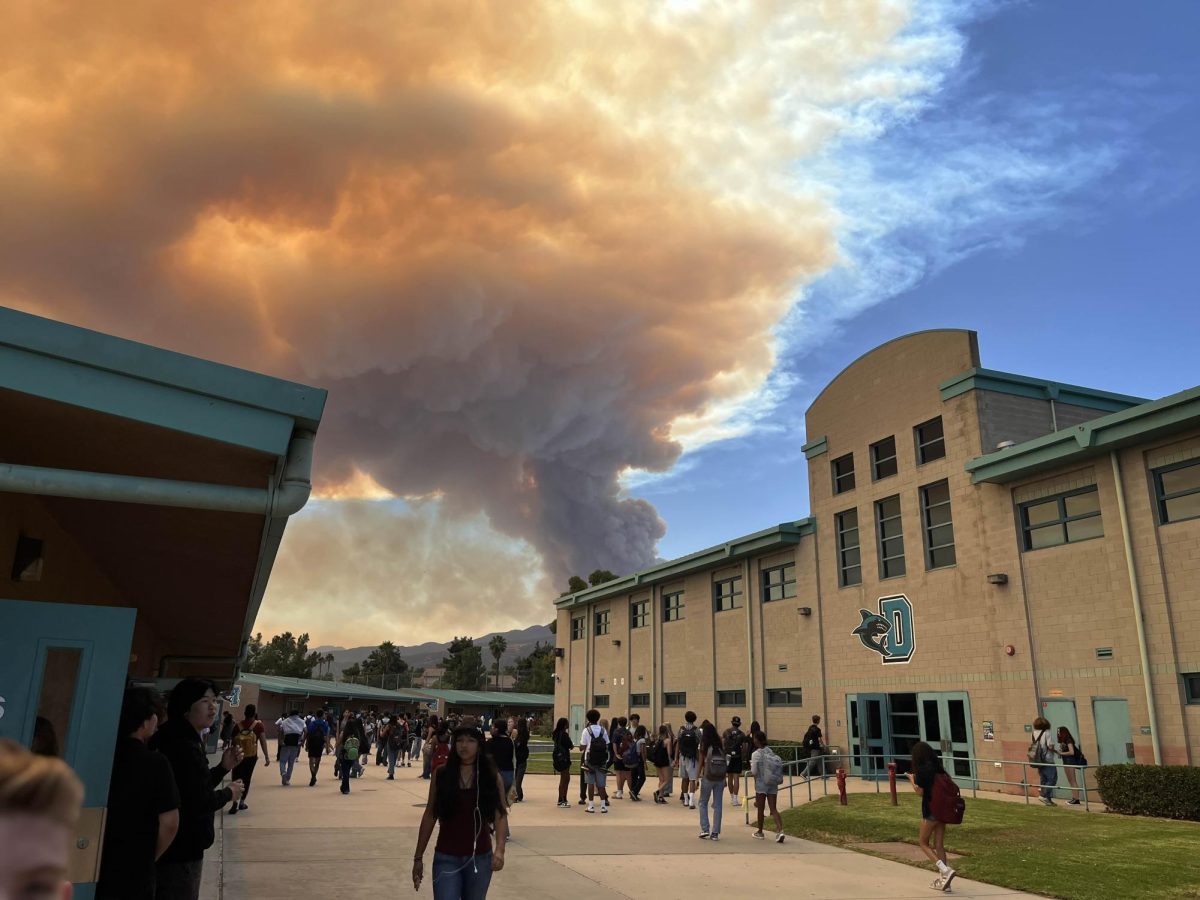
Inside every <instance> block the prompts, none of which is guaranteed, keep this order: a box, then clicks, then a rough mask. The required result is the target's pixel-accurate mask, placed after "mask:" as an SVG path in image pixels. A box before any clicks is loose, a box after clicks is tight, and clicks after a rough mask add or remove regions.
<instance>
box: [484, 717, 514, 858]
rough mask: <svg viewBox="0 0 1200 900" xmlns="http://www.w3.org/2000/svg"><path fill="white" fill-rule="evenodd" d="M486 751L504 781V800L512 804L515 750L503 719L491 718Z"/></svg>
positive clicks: (510, 826)
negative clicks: (489, 737)
mask: <svg viewBox="0 0 1200 900" xmlns="http://www.w3.org/2000/svg"><path fill="white" fill-rule="evenodd" d="M487 752H488V753H489V754H490V755H491V757H492V759H493V760H495V762H496V769H497V770H498V771H499V772H500V780H501V781H503V782H504V802H505V804H506V805H508V806H511V805H512V798H513V783H514V782H515V780H516V750H515V748H514V747H513V741H512V738H510V737H509V736H508V722H506V721H505V720H504V719H500V718H497V719H493V720H492V739H491V740H490V741H488V742H487ZM509 835H510V836H511V835H512V823H511V822H510V823H509Z"/></svg>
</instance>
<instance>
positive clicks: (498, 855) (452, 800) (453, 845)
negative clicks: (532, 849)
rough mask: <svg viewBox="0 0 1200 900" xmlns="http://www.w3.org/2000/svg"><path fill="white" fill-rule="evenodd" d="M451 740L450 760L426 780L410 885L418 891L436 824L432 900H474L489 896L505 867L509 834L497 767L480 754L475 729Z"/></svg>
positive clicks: (480, 740)
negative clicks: (426, 796) (494, 878)
mask: <svg viewBox="0 0 1200 900" xmlns="http://www.w3.org/2000/svg"><path fill="white" fill-rule="evenodd" d="M451 741H452V752H451V753H450V758H449V760H447V761H446V764H445V765H443V766H441V767H439V768H438V770H437V772H436V773H435V774H434V776H433V777H432V778H431V779H430V783H429V801H428V802H427V803H426V805H425V815H424V816H422V817H421V829H420V833H419V834H418V836H417V849H416V852H415V853H414V855H413V886H414V887H415V888H417V889H419V888H420V886H421V881H422V879H423V878H424V869H425V866H424V856H425V848H426V847H427V846H428V845H429V839H430V837H432V835H433V827H434V824H435V823H437V824H438V826H439V828H438V838H437V844H436V845H435V847H434V853H433V896H434V898H435V900H476V898H482V897H486V896H487V889H488V885H489V884H490V883H491V879H492V873H493V872H499V871H500V870H501V869H503V868H504V843H505V839H506V837H507V835H508V818H507V807H506V804H505V800H504V783H503V781H501V779H500V773H499V772H498V771H497V770H496V764H495V762H494V761H493V760H492V758H491V757H490V756H489V755H488V754H486V753H484V752H483V734H482V733H481V732H480V731H479V729H478V728H475V727H473V726H463V727H460V728H456V729H455V730H454V734H453V735H452V738H451ZM493 833H494V835H495V841H494V843H493Z"/></svg>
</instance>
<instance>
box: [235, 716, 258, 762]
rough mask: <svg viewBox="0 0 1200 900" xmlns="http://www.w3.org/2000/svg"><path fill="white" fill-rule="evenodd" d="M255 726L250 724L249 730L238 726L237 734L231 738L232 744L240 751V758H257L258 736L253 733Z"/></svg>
mask: <svg viewBox="0 0 1200 900" xmlns="http://www.w3.org/2000/svg"><path fill="white" fill-rule="evenodd" d="M256 724H257V722H251V723H250V727H249V728H245V727H243V726H241V725H238V730H237V733H236V734H235V735H234V736H233V742H234V743H235V744H237V746H238V749H239V750H241V751H242V756H258V735H257V734H255V733H254V726H255V725H256Z"/></svg>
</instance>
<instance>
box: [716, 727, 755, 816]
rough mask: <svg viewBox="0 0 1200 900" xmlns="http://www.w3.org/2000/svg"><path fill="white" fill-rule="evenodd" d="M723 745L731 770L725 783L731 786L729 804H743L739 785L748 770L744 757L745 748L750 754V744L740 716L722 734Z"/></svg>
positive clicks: (747, 753)
mask: <svg viewBox="0 0 1200 900" xmlns="http://www.w3.org/2000/svg"><path fill="white" fill-rule="evenodd" d="M721 745H722V747H723V748H724V750H725V757H726V759H728V760H729V772H728V774H727V775H726V776H725V785H726V787H728V788H729V801H730V802H729V805H730V806H739V805H741V804H740V802H739V800H738V786H739V784H740V783H741V780H742V772H744V771H745V770H746V765H745V760H743V759H742V751H743V748H744V749H745V750H746V755H747V756H749V755H750V753H749V749H750V748H749V746H748V745H747V743H746V732H744V731H742V720H741V717H739V716H734V717H733V718H732V719H731V720H730V723H729V727H728V728H726V729H725V732H724V733H723V734H722V735H721Z"/></svg>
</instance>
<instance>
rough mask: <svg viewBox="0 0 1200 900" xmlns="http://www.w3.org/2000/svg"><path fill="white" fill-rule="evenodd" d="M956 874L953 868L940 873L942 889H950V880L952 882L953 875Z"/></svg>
mask: <svg viewBox="0 0 1200 900" xmlns="http://www.w3.org/2000/svg"><path fill="white" fill-rule="evenodd" d="M957 874H958V873H957V872H955V871H954V870H953V869H947V870H946V871H945V872H943V873H942V890H943V891H949V890H950V882H952V881H953V880H954V876H955V875H957Z"/></svg>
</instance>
